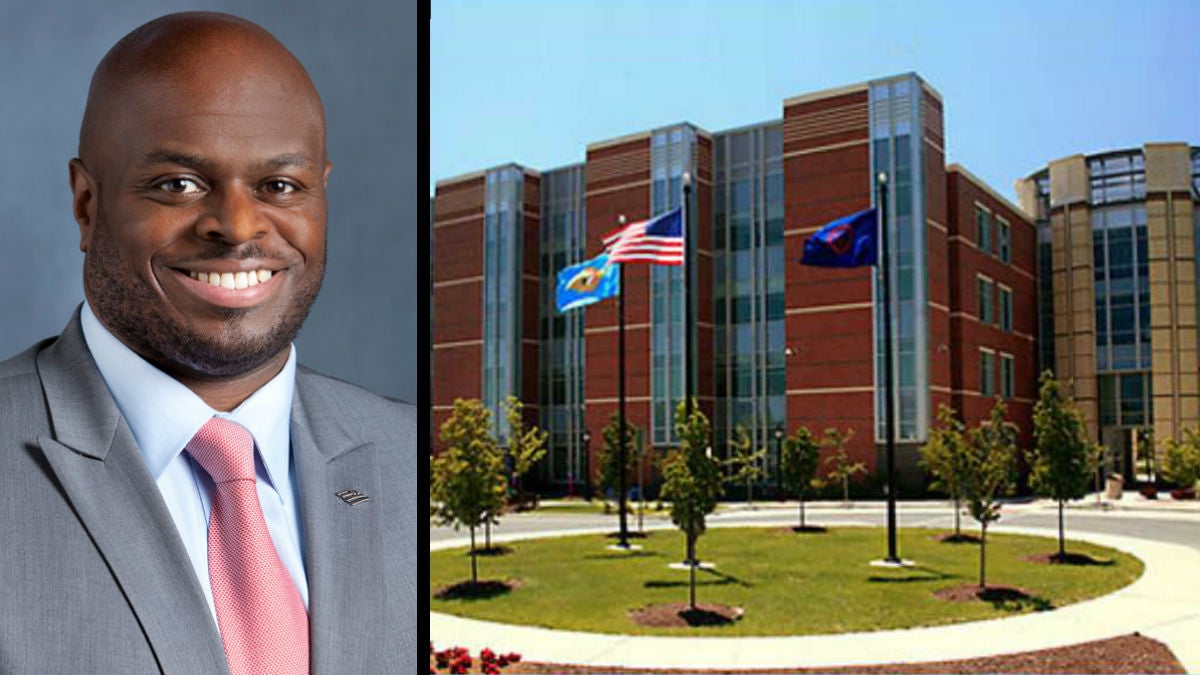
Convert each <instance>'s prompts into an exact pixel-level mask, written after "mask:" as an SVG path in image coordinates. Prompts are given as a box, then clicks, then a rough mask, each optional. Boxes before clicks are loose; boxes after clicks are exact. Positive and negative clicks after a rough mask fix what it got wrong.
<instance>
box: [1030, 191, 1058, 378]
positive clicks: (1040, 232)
mask: <svg viewBox="0 0 1200 675" xmlns="http://www.w3.org/2000/svg"><path fill="white" fill-rule="evenodd" d="M1034 181H1035V183H1036V185H1037V214H1036V216H1037V242H1038V244H1037V245H1038V248H1037V265H1038V279H1037V292H1038V298H1037V303H1038V373H1039V376H1040V374H1041V372H1042V371H1043V370H1049V371H1051V372H1054V251H1053V248H1052V245H1051V243H1050V242H1051V240H1050V175H1049V173H1047V172H1045V171H1043V172H1042V173H1041V174H1039V175H1038V176H1037V177H1036V178H1035V179H1034Z"/></svg>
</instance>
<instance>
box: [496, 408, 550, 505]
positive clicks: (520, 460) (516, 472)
mask: <svg viewBox="0 0 1200 675" xmlns="http://www.w3.org/2000/svg"><path fill="white" fill-rule="evenodd" d="M524 407H525V405H524V404H523V403H521V401H520V400H519V399H518V398H517V397H516V396H509V397H508V398H507V399H505V401H504V416H505V418H506V419H507V420H508V454H509V455H510V456H511V457H512V460H513V461H512V465H513V477H514V479H515V480H516V482H517V485H520V484H521V477H522V476H524V475H525V474H526V473H528V472H529V470H530V469H532V468H533V465H534V464H537V463H538V462H540V461H541V460H542V458H543V457H545V456H546V440H547V439H548V438H549V437H550V432H548V431H542V430H541V429H539V428H538V427H537V425H530V426H529V428H528V429H527V428H525V417H524V413H523V409H524Z"/></svg>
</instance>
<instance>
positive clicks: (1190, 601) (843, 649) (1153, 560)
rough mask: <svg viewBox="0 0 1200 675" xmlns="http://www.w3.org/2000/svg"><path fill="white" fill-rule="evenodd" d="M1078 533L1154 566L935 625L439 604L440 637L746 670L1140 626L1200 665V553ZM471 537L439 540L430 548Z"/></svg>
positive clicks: (567, 656) (647, 663) (568, 655)
mask: <svg viewBox="0 0 1200 675" xmlns="http://www.w3.org/2000/svg"><path fill="white" fill-rule="evenodd" d="M1036 506H1038V507H1040V506H1041V504H1040V503H1039V504H1036ZM592 531H594V530H592ZM995 531H1001V532H1013V533H1021V534H1037V535H1042V536H1053V534H1054V532H1053V531H1052V530H1050V529H1043V528H1016V527H1012V528H1006V527H1002V526H997V527H996V528H995ZM581 533H583V532H581V531H574V532H556V533H554V536H562V535H569V534H581ZM1074 537H1075V538H1078V539H1083V540H1086V541H1091V542H1094V543H1097V544H1100V545H1103V546H1111V547H1113V548H1117V549H1120V550H1123V551H1126V552H1129V553H1132V554H1134V555H1136V556H1137V557H1139V558H1141V559H1142V561H1143V562H1144V563H1145V565H1146V570H1145V573H1144V574H1143V575H1142V577H1141V578H1140V579H1138V580H1137V581H1136V582H1134V583H1133V584H1131V585H1129V586H1127V587H1125V588H1123V589H1121V590H1119V591H1117V592H1115V593H1112V594H1110V595H1107V596H1104V597H1101V598H1096V599H1094V600H1089V601H1086V602H1082V603H1077V604H1074V605H1069V606H1067V607H1064V608H1061V609H1056V610H1053V611H1049V612H1042V613H1034V614H1025V615H1021V616H1018V617H1013V618H1008V619H996V620H990V621H978V622H971V623H963V624H956V625H950V626H938V627H932V628H916V629H907V630H890V631H876V632H869V633H849V634H841V635H815V636H801V637H747V638H676V637H642V636H627V635H606V634H596V633H581V632H572V631H559V630H550V629H544V628H533V627H525V626H513V625H505V624H498V623H491V622H485V621H477V620H474V619H464V618H460V617H454V616H449V615H445V614H439V613H434V612H430V639H431V640H433V641H434V642H435V643H439V644H455V645H461V646H464V647H468V648H470V649H473V650H477V649H482V648H484V647H491V648H493V649H503V650H513V651H517V652H520V653H521V654H522V655H524V657H525V658H526V659H527V660H532V661H544V662H553V663H575V664H582V665H591V666H600V667H614V668H681V669H690V668H695V669H719V668H738V669H742V668H788V667H818V668H819V667H832V666H841V665H869V664H884V663H914V662H921V661H943V660H957V659H968V658H976V657H983V656H992V655H996V654H1008V653H1014V652H1021V651H1030V650H1037V649H1049V648H1053V647H1062V646H1067V645H1072V644H1077V643H1080V642H1087V641H1090V640H1099V639H1104V638H1109V637H1115V636H1118V635H1125V634H1129V633H1132V632H1135V631H1137V632H1140V633H1142V634H1143V635H1146V636H1149V637H1151V638H1154V639H1156V640H1160V641H1162V642H1164V643H1165V644H1166V645H1167V646H1168V647H1169V648H1170V649H1171V650H1172V651H1173V652H1174V653H1175V655H1176V656H1177V657H1178V658H1179V660H1180V661H1181V662H1182V663H1183V664H1184V666H1185V667H1186V668H1187V669H1188V671H1189V672H1200V584H1197V583H1195V581H1196V575H1197V573H1198V572H1200V552H1198V551H1196V550H1195V549H1192V548H1189V547H1186V546H1180V545H1176V544H1167V543H1161V542H1154V541H1148V540H1143V539H1137V538H1132V537H1119V536H1112V535H1101V534H1091V533H1088V534H1082V533H1080V534H1076V535H1074ZM514 538H516V537H514ZM462 544H463V542H461V541H454V542H439V543H438V544H436V545H433V546H431V547H430V548H431V550H436V549H440V548H446V547H452V546H456V545H462Z"/></svg>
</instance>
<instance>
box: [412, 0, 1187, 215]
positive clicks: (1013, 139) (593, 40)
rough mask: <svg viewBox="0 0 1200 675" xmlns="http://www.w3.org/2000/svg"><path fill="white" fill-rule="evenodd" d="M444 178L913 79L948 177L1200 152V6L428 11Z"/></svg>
mask: <svg viewBox="0 0 1200 675" xmlns="http://www.w3.org/2000/svg"><path fill="white" fill-rule="evenodd" d="M431 11H432V16H431V20H430V31H429V32H430V54H429V69H430V84H429V97H430V98H429V120H430V121H429V134H430V137H429V156H430V167H429V168H430V184H429V191H430V194H431V195H432V194H433V191H434V185H435V183H436V181H437V180H440V179H444V178H449V177H453V176H457V175H461V174H464V173H469V172H473V171H478V170H481V169H486V168H488V167H492V166H496V165H499V164H504V163H507V162H517V163H518V164H521V165H524V166H527V167H530V168H533V169H537V170H547V169H553V168H557V167H560V166H563V165H566V164H572V163H576V162H582V161H583V160H584V157H585V152H586V148H587V145H588V144H589V143H594V142H597V141H603V140H606V139H610V138H615V137H618V136H624V135H626V134H630V133H635V132H639V131H645V130H648V129H653V128H656V127H661V126H665V125H669V124H673V123H676V122H684V121H686V122H691V123H693V124H695V125H697V126H699V127H701V128H702V129H705V130H707V131H710V132H719V131H723V130H726V129H732V128H736V127H740V126H745V125H747V124H754V123H758V122H763V121H767V120H772V119H779V118H780V117H781V116H782V105H783V100H784V99H786V98H788V97H790V96H797V95H800V94H805V93H810V92H815V91H820V90H823V89H829V88H836V87H841V86H845V85H849V84H856V83H860V82H865V81H868V80H872V79H877V78H882V77H887V76H890V75H896V74H900V73H905V72H910V71H913V72H916V73H917V74H918V75H920V76H921V77H922V78H923V79H925V81H926V82H928V83H929V84H930V85H931V86H933V88H934V89H936V90H937V91H938V92H939V93H940V94H941V95H942V100H943V102H944V106H945V132H946V161H947V163H948V164H949V163H958V164H961V165H963V166H964V167H966V168H967V170H969V171H970V172H972V173H974V174H975V175H977V176H979V177H980V178H982V179H983V180H984V181H985V182H987V183H988V184H989V185H991V186H992V187H993V188H994V189H996V190H997V191H998V192H1000V193H1001V194H1002V195H1004V196H1006V197H1009V198H1010V199H1013V200H1014V201H1015V193H1014V191H1013V181H1015V180H1016V179H1018V178H1022V177H1025V176H1028V175H1029V174H1030V173H1033V172H1034V171H1037V170H1039V169H1041V168H1044V167H1045V166H1046V164H1047V163H1048V162H1049V161H1051V160H1055V159H1058V158H1061V157H1065V156H1068V155H1073V154H1077V153H1084V154H1087V153H1091V152H1097V151H1103V150H1110V149H1119V148H1128V147H1136V146H1140V145H1142V144H1143V143H1146V142H1155V141H1177V142H1178V141H1182V142H1187V143H1190V144H1192V145H1200V1H1196V0H1149V1H1147V2H1132V1H1129V0H1126V1H1125V2H1111V1H1108V0H1101V1H1098V2H1097V1H1088V2H1066V1H1059V0H1042V1H1036V0H1017V1H1012V2H999V1H993V2H970V1H955V2H951V1H950V0H905V1H903V2H883V1H873V2H866V1H861V2H860V1H852V0H847V1H835V0H822V1H819V2H804V1H798V0H797V1H789V0H739V1H736V2H735V1H729V2H718V1H711V2H684V1H680V2H667V1H651V0H625V1H620V0H609V1H582V0H580V1H576V0H538V1H534V0H526V1H518V2H498V1H497V2H483V1H476V2H463V1H449V0H433V2H432V8H431Z"/></svg>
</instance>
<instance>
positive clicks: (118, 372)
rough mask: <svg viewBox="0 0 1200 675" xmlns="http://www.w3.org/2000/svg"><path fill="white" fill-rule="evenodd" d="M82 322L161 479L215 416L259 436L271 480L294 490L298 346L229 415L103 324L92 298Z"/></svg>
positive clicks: (94, 354)
mask: <svg viewBox="0 0 1200 675" xmlns="http://www.w3.org/2000/svg"><path fill="white" fill-rule="evenodd" d="M80 323H81V325H82V328H83V337H84V341H85V342H86V343H87V346H88V350H89V351H91V353H92V358H93V359H94V360H95V361H96V367H97V368H98V369H99V370H100V375H101V376H102V377H103V378H104V382H105V384H107V385H108V390H109V392H110V393H111V394H112V396H113V399H114V400H115V401H116V403H117V407H118V408H119V409H120V410H121V415H122V416H123V417H124V418H125V421H126V422H127V423H128V424H129V428H130V430H131V431H132V432H133V437H134V440H136V441H137V445H138V449H139V450H140V451H141V453H142V457H143V458H144V459H145V461H146V467H147V468H148V469H149V470H150V475H152V476H154V479H155V480H158V477H159V476H160V475H162V472H163V471H164V470H166V468H167V465H168V464H170V463H171V462H172V461H174V459H175V457H177V456H178V455H179V453H180V452H182V451H183V449H184V448H185V447H186V446H187V444H188V441H190V440H192V437H193V436H195V435H196V432H198V431H199V430H200V427H202V426H204V423H205V422H207V421H208V420H209V419H210V418H212V417H213V416H214V415H215V416H219V417H224V418H227V419H230V420H233V421H234V422H237V423H238V424H241V425H242V426H244V427H246V429H248V430H249V431H250V433H251V434H253V435H254V441H255V446H256V448H257V449H258V454H259V457H261V458H262V463H263V466H264V467H265V468H266V471H267V479H268V480H269V481H270V482H271V484H272V486H274V487H275V489H276V491H277V492H280V493H283V492H290V485H291V481H289V480H288V476H289V473H288V471H289V463H290V461H291V452H290V447H291V416H292V415H291V412H292V393H293V390H294V389H295V384H296V348H295V346H294V345H293V346H291V347H290V348H289V350H290V351H289V353H288V359H287V363H285V364H284V366H283V369H282V370H280V371H279V374H278V375H276V376H275V377H273V378H272V379H271V381H269V382H267V383H266V384H265V385H263V386H262V387H261V388H259V390H258V391H256V392H254V394H252V395H251V396H250V398H248V399H246V400H245V401H244V402H242V404H241V405H240V406H238V407H237V408H236V409H234V410H233V411H232V412H229V413H223V412H218V411H216V410H213V409H212V408H211V407H209V406H208V404H207V403H205V402H204V401H203V400H202V399H201V398H200V397H199V396H197V395H196V394H195V393H193V392H192V390H191V389H188V388H187V387H186V386H184V385H183V384H181V383H180V382H178V381H177V380H175V379H174V378H172V377H171V376H169V375H167V374H166V373H164V372H162V371H161V370H159V369H158V368H155V367H154V366H152V365H151V364H150V363H149V362H147V361H146V360H145V359H143V358H142V357H141V356H138V354H137V353H135V352H134V351H133V350H132V349H130V348H129V347H127V346H125V344H124V343H122V342H121V341H120V340H118V339H117V338H116V337H115V336H113V334H112V333H110V332H109V331H108V329H107V328H105V327H104V325H103V324H101V323H100V321H99V319H97V318H96V316H95V314H93V313H92V309H91V307H89V306H88V303H86V302H84V303H83V309H82V311H81V312H80ZM283 496H284V495H282V494H281V497H283Z"/></svg>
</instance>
